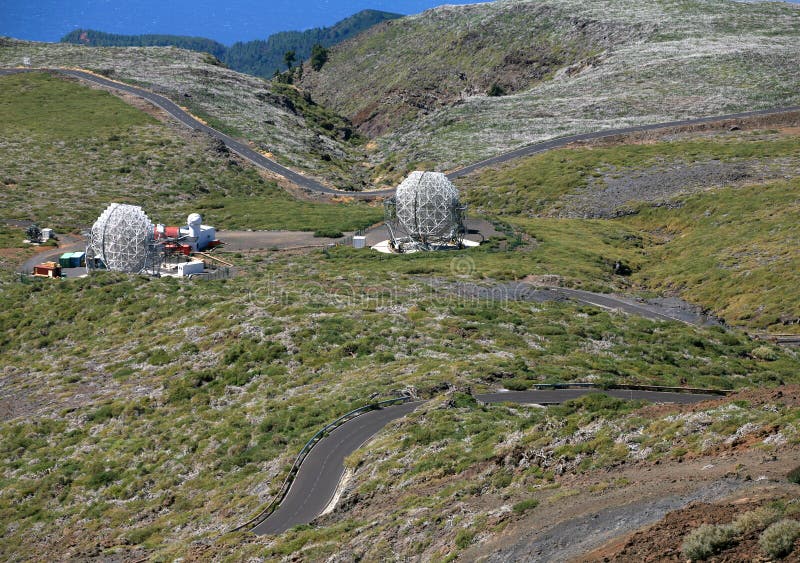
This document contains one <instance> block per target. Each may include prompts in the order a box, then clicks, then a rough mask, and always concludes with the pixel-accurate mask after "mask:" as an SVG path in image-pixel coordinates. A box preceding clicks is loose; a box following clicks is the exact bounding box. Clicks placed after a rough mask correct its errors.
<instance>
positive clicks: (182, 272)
mask: <svg viewBox="0 0 800 563" xmlns="http://www.w3.org/2000/svg"><path fill="white" fill-rule="evenodd" d="M204 270H205V264H203V263H202V262H200V261H193V262H185V263H183V264H178V275H179V276H189V275H191V274H202V273H203V271H204Z"/></svg>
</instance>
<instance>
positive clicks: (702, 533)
mask: <svg viewBox="0 0 800 563" xmlns="http://www.w3.org/2000/svg"><path fill="white" fill-rule="evenodd" d="M732 540H733V528H732V527H731V526H714V525H712V524H703V525H702V526H700V527H699V528H697V529H696V530H694V531H692V532H690V533H689V535H688V536H686V539H684V540H683V546H682V547H681V552H682V553H683V555H684V557H686V558H687V559H691V560H693V561H702V560H703V559H707V558H709V557H711V556H712V555H714V554H715V553H719V552H720V551H722V550H723V549H725V548H726V547H728V546H729V545H731V541H732Z"/></svg>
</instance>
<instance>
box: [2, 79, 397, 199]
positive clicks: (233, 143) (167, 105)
mask: <svg viewBox="0 0 800 563" xmlns="http://www.w3.org/2000/svg"><path fill="white" fill-rule="evenodd" d="M23 72H57V73H59V74H63V75H65V76H71V77H73V78H77V79H80V80H85V81H87V82H92V83H94V84H98V85H100V86H105V87H107V88H113V89H114V90H117V91H120V92H125V93H128V94H132V95H134V96H137V97H139V98H142V99H144V100H147V101H148V102H150V103H151V104H154V105H156V106H158V107H160V108H161V109H163V110H164V111H165V112H167V113H168V114H169V115H171V116H172V117H173V118H175V119H177V120H178V121H179V122H180V123H182V124H183V125H186V126H187V127H189V128H191V129H197V130H199V131H202V132H204V133H206V134H208V135H209V136H211V137H213V138H214V139H218V140H220V141H222V142H223V143H225V145H226V146H227V147H228V148H229V149H230V150H232V151H233V152H235V153H236V154H238V155H239V156H241V157H242V158H244V159H245V160H248V161H250V162H251V163H253V164H255V165H256V166H258V167H259V168H263V169H264V170H267V171H269V172H273V173H275V174H278V175H279V176H283V177H284V178H286V179H287V180H289V181H290V182H292V183H294V184H295V185H297V186H299V187H301V188H303V189H307V190H311V191H314V192H320V193H324V194H339V195H342V194H345V195H351V196H352V195H356V196H357V195H359V194H358V193H357V192H345V191H342V190H336V189H333V188H330V187H328V186H326V185H324V184H322V183H320V182H318V181H317V180H314V179H313V178H308V177H306V176H303V175H302V174H298V173H297V172H295V171H294V170H290V169H289V168H286V167H285V166H281V165H280V164H278V163H277V162H275V161H274V160H270V159H269V158H267V157H265V156H264V155H262V154H261V153H259V152H256V151H254V150H253V149H251V148H250V147H249V146H247V145H246V144H244V143H242V142H240V141H237V140H236V139H234V138H233V137H230V136H228V135H226V134H225V133H222V132H220V131H217V130H216V129H214V128H213V127H209V126H208V125H206V124H205V123H201V122H200V121H198V120H197V119H195V118H194V117H193V116H191V115H190V114H189V113H187V112H186V111H184V110H183V109H181V107H180V106H178V105H177V104H176V103H175V102H173V101H172V100H170V99H168V98H166V97H164V96H161V95H159V94H155V93H153V92H150V91H148V90H144V89H143V88H138V87H136V86H131V85H129V84H123V83H121V82H116V81H114V80H109V79H107V78H103V77H102V76H97V75H95V74H91V73H89V72H83V71H80V70H70V69H61V68H42V69H21V68H20V69H17V68H15V69H0V75H7V74H18V73H23ZM393 191H394V190H384V192H386V193H389V192H393ZM380 193H382V192H372V193H371V194H369V196H370V197H372V196H374V195H379V194H380Z"/></svg>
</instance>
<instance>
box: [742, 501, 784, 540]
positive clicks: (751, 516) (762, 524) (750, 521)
mask: <svg viewBox="0 0 800 563" xmlns="http://www.w3.org/2000/svg"><path fill="white" fill-rule="evenodd" d="M780 517H781V511H780V510H778V509H776V508H774V507H771V506H762V507H761V508H756V509H755V510H750V511H749V512H745V513H744V514H742V515H741V516H739V517H738V518H736V520H735V521H734V522H733V528H734V530H735V531H736V533H737V534H740V535H745V534H749V533H752V532H757V531H761V530H763V529H764V528H766V527H767V526H769V525H770V524H772V523H773V522H775V521H777V520H778V519H779V518H780Z"/></svg>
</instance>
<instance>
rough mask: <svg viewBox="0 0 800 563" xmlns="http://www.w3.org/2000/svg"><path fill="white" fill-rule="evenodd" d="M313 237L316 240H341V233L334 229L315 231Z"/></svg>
mask: <svg viewBox="0 0 800 563" xmlns="http://www.w3.org/2000/svg"><path fill="white" fill-rule="evenodd" d="M314 236H315V237H318V238H342V236H343V235H342V232H341V231H337V230H336V229H317V230H316V231H314Z"/></svg>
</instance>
